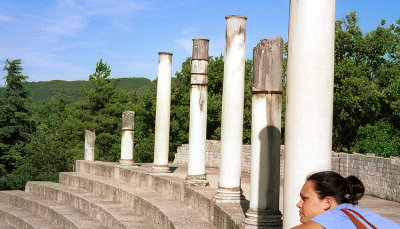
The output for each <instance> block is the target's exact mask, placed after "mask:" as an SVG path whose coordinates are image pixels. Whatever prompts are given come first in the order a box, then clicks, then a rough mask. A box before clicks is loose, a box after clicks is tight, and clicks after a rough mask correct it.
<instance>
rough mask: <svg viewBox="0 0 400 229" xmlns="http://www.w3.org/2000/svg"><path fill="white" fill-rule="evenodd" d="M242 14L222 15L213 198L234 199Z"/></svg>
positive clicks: (240, 120) (239, 133) (239, 121)
mask: <svg viewBox="0 0 400 229" xmlns="http://www.w3.org/2000/svg"><path fill="white" fill-rule="evenodd" d="M246 20H247V18H246V17H243V16H237V15H231V16H227V17H226V37H225V39H226V41H225V61H224V83H223V90H222V117H221V119H222V120H221V167H220V178H219V185H218V190H217V194H216V195H215V196H214V200H215V201H216V202H228V203H238V202H240V199H241V198H243V196H242V190H241V187H240V176H241V153H242V141H243V139H242V138H243V107H244V64H245V59H244V58H245V40H246Z"/></svg>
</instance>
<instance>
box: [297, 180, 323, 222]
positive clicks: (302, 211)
mask: <svg viewBox="0 0 400 229" xmlns="http://www.w3.org/2000/svg"><path fill="white" fill-rule="evenodd" d="M296 206H297V207H298V208H299V215H300V222H301V223H305V222H307V221H308V220H310V219H312V218H314V217H316V216H318V215H321V214H323V213H325V211H326V210H325V209H326V207H327V206H326V201H325V199H322V200H320V199H319V197H318V194H317V193H316V192H315V191H314V182H313V181H307V182H306V183H305V184H304V185H303V188H302V189H301V191H300V201H299V202H298V203H297V205H296Z"/></svg>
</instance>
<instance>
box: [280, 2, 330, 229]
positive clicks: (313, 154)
mask: <svg viewBox="0 0 400 229" xmlns="http://www.w3.org/2000/svg"><path fill="white" fill-rule="evenodd" d="M288 41H289V46H288V63H287V89H286V91H287V92H286V93H287V97H286V101H287V103H286V116H285V118H286V120H285V125H286V130H285V145H286V146H285V173H284V191H283V194H284V195H283V207H284V208H283V220H284V221H283V228H291V227H293V226H295V225H298V224H300V220H299V210H298V208H297V207H296V203H297V202H298V201H299V198H300V197H299V193H300V190H301V187H302V185H303V184H304V182H305V178H306V176H307V175H309V174H310V173H312V172H315V171H320V170H329V169H330V168H331V154H332V114H333V76H334V48H335V0H324V1H320V0H307V1H290V15H289V40H288Z"/></svg>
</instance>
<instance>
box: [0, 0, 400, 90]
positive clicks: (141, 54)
mask: <svg viewBox="0 0 400 229" xmlns="http://www.w3.org/2000/svg"><path fill="white" fill-rule="evenodd" d="M351 11H356V12H357V15H358V17H359V19H360V24H359V25H360V27H361V29H362V30H363V31H364V32H369V31H371V30H372V29H375V28H376V27H377V26H378V25H379V24H380V20H381V19H385V20H386V22H387V24H391V23H395V21H396V20H398V19H400V13H399V12H400V1H399V0H384V1H378V0H375V1H370V0H336V19H343V18H344V17H345V15H346V14H348V13H349V12H351ZM227 15H243V16H246V17H247V18H248V20H247V26H246V58H252V48H253V47H254V46H255V45H256V44H257V42H258V41H259V40H260V39H264V38H272V37H275V36H282V38H283V39H284V40H285V41H286V40H287V36H288V20H289V0H263V1H261V0H254V1H243V0H242V1H239V0H229V1H226V0H221V1H215V0H214V1H211V0H203V1H198V0H197V1H193V0H187V1H185V0H150V1H136V0H34V1H32V0H0V66H1V68H3V66H4V61H5V60H6V59H10V60H12V59H22V67H23V68H24V71H23V74H24V75H28V76H29V79H28V81H49V80H56V79H58V80H88V78H89V74H92V73H93V72H94V70H95V67H96V63H97V61H98V60H99V59H100V58H103V60H104V62H106V63H107V64H108V65H109V66H111V70H112V72H111V76H112V77H114V78H116V77H146V78H149V79H154V78H155V77H156V75H157V64H158V52H172V53H173V57H172V59H173V60H172V61H173V70H172V71H173V74H174V73H175V72H176V71H179V70H180V66H181V64H182V62H183V61H184V60H185V59H186V58H187V57H190V56H191V48H192V38H208V39H210V55H213V56H217V55H220V54H221V53H222V54H223V52H224V48H225V16H227ZM5 75H6V72H5V71H1V73H0V76H1V77H3V76H5ZM0 85H4V80H3V79H1V80H0Z"/></svg>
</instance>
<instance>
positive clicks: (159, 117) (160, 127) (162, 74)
mask: <svg viewBox="0 0 400 229" xmlns="http://www.w3.org/2000/svg"><path fill="white" fill-rule="evenodd" d="M158 55H159V59H158V77H157V103H156V127H155V139H154V166H153V169H152V171H151V172H150V173H153V174H168V173H171V170H170V169H169V167H168V152H169V125H170V109H171V75H172V53H168V52H159V53H158Z"/></svg>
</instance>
